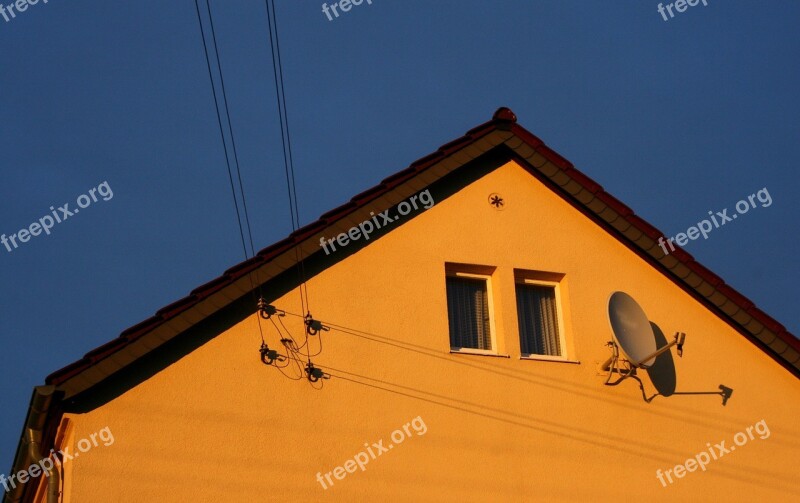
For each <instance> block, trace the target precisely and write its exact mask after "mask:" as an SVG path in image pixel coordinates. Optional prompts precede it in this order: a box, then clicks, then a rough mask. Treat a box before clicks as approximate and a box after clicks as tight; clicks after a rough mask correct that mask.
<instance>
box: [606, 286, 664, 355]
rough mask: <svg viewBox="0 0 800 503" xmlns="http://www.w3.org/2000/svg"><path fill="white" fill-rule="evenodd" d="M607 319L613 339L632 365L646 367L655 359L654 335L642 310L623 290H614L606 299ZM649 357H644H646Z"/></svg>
mask: <svg viewBox="0 0 800 503" xmlns="http://www.w3.org/2000/svg"><path fill="white" fill-rule="evenodd" d="M608 321H609V322H610V323H611V331H612V333H613V334H614V340H615V341H616V343H617V344H618V345H619V348H620V350H621V351H622V354H623V356H625V358H627V359H628V361H630V362H631V364H633V366H634V367H642V368H648V367H650V366H652V365H653V364H654V363H655V362H656V359H655V358H654V357H652V354H653V353H655V352H656V349H657V348H656V337H655V334H653V329H652V327H650V320H648V319H647V315H646V314H644V310H643V309H642V308H641V307H639V304H637V303H636V301H635V300H633V297H631V296H630V295H628V294H627V293H625V292H614V293H613V294H611V297H610V298H609V299H608ZM648 357H650V358H649V359H645V358H648Z"/></svg>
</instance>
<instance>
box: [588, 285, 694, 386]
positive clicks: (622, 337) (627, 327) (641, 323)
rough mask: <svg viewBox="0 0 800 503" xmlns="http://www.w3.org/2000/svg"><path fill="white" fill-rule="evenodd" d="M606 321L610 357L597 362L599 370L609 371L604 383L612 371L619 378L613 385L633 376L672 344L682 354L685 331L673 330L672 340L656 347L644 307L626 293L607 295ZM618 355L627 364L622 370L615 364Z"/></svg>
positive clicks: (679, 354) (609, 377) (651, 363)
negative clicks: (610, 334)
mask: <svg viewBox="0 0 800 503" xmlns="http://www.w3.org/2000/svg"><path fill="white" fill-rule="evenodd" d="M608 322H609V324H610V325H611V332H612V333H613V335H614V340H613V341H609V342H608V344H607V345H608V346H610V347H611V356H610V357H609V358H608V360H606V361H605V363H603V364H602V365H600V370H602V371H603V372H608V377H607V378H606V384H609V381H610V380H611V374H613V373H614V372H617V373H619V374H620V376H621V377H620V378H619V379H618V380H617V381H616V382H615V383H613V384H612V385H615V384H618V383H619V382H620V381H622V380H623V379H626V378H628V377H630V376H632V375H635V373H636V369H637V368H641V369H645V370H646V369H648V368H650V367H652V366H653V364H655V362H656V358H658V355H660V354H661V353H664V352H666V351H669V349H670V348H671V347H672V346H677V347H678V356H682V355H683V343H684V341H685V340H686V334H684V333H683V332H676V333H675V339H674V340H673V341H672V342H670V343H669V344H667V345H666V346H663V347H661V348H659V347H658V346H657V344H656V337H655V334H654V333H653V328H652V327H651V326H650V320H648V319H647V315H646V314H644V310H643V309H642V308H641V307H640V306H639V304H637V303H636V301H635V300H633V297H631V296H630V295H628V294H627V293H625V292H614V293H612V294H611V297H609V299H608ZM620 353H621V355H620ZM620 356H622V358H623V362H622V363H624V364H625V365H626V366H627V368H626V369H625V371H623V370H620V368H619V367H618V364H619V363H620Z"/></svg>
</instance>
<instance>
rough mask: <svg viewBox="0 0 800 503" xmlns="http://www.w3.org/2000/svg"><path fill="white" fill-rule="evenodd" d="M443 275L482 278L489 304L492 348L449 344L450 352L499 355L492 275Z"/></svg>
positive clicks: (465, 273)
mask: <svg viewBox="0 0 800 503" xmlns="http://www.w3.org/2000/svg"><path fill="white" fill-rule="evenodd" d="M445 277H451V278H453V277H455V278H473V279H482V280H484V281H486V296H487V297H488V304H489V337H490V339H491V343H492V349H477V348H457V347H453V346H452V345H451V346H450V352H451V353H462V354H471V355H489V356H501V355H500V354H499V353H498V352H497V329H496V327H495V321H494V295H493V294H492V276H491V275H490V274H475V273H471V272H461V271H452V272H447V273H446V274H445ZM449 323H450V320H449V319H448V327H447V332H448V333H447V339H448V342H450V341H449V339H450V326H449Z"/></svg>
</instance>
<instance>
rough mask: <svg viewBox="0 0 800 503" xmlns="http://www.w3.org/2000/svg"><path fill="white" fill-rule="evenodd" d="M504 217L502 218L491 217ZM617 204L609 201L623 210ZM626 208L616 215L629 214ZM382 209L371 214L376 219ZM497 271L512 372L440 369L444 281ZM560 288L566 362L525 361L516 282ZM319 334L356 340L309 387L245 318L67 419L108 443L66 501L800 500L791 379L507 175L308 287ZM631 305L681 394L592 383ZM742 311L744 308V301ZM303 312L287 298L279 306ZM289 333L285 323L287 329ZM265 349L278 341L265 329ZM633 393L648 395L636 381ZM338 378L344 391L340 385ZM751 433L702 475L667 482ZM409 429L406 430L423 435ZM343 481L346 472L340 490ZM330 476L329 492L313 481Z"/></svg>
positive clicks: (462, 361) (456, 363) (465, 364)
mask: <svg viewBox="0 0 800 503" xmlns="http://www.w3.org/2000/svg"><path fill="white" fill-rule="evenodd" d="M494 192H497V193H500V194H501V195H502V196H503V197H504V198H505V200H506V203H507V204H506V206H505V209H504V210H503V211H497V210H495V209H494V208H492V207H491V206H490V205H489V204H488V203H487V197H488V195H489V194H490V193H494ZM623 196H624V195H623ZM623 198H624V197H623ZM383 209H384V208H376V212H377V211H381V210H383ZM446 262H453V263H467V264H477V265H485V266H493V267H496V269H495V272H494V275H493V277H492V286H493V296H494V297H493V301H494V308H495V315H496V319H495V326H496V329H497V334H496V340H497V345H498V349H499V352H500V353H502V354H505V355H508V356H509V358H500V357H490V356H477V355H462V354H450V353H449V339H448V325H447V308H446V297H445V288H444V284H445V263H446ZM515 268H517V269H528V270H538V271H549V272H555V273H562V274H564V275H565V276H564V280H563V287H564V288H563V290H562V301H563V307H564V315H565V318H566V319H565V320H564V321H565V325H566V329H567V334H566V336H567V341H568V352H569V355H568V356H569V357H570V359H574V360H578V361H580V363H579V364H575V363H562V362H548V361H529V360H521V359H520V358H519V353H520V351H519V339H518V333H517V319H516V312H515V311H516V306H515V297H514V269H515ZM308 289H309V292H310V295H311V302H312V305H311V307H312V312H313V313H314V315H315V317H316V318H318V319H322V320H325V321H329V322H331V323H334V324H337V325H341V326H346V327H350V328H352V329H354V330H358V331H361V332H364V333H369V334H373V335H366V334H362V335H365V337H359V336H355V335H352V334H347V333H344V332H341V331H331V332H327V333H325V334H324V335H323V337H324V351H323V353H322V355H320V356H319V357H317V358H315V361H316V363H317V364H318V365H319V366H321V367H322V368H324V369H326V370H329V371H330V372H331V374H333V375H335V376H336V377H334V378H332V379H330V380H328V381H325V382H324V388H323V389H322V390H316V389H314V388H312V387H311V386H310V385H309V383H308V382H306V381H305V380H299V381H292V380H289V379H287V378H285V377H283V376H282V375H281V374H280V373H279V372H278V371H277V370H276V369H275V368H271V367H266V366H264V365H262V364H261V362H260V361H259V359H258V353H257V349H258V346H259V344H260V338H259V336H258V328H257V318H256V317H255V315H254V316H251V317H250V318H249V319H247V320H244V321H243V322H241V323H239V324H238V325H236V326H235V327H234V328H233V329H231V330H229V331H227V332H225V333H222V334H220V336H219V337H217V338H215V339H214V340H212V341H210V342H209V343H207V344H205V345H204V346H202V347H201V348H200V349H198V350H196V351H194V352H192V353H190V354H188V355H186V356H185V357H184V358H182V359H181V360H179V361H178V362H177V363H175V364H173V365H172V366H170V367H168V368H166V369H165V370H163V371H162V372H160V373H158V374H156V375H155V376H153V377H152V378H150V379H149V380H147V381H146V382H144V383H142V384H140V385H138V386H136V387H134V388H132V389H130V390H128V391H126V392H125V393H123V394H122V395H121V396H119V397H117V398H115V399H114V400H112V401H111V402H109V403H108V404H106V405H105V406H103V407H101V408H99V409H96V410H94V411H92V412H89V413H86V414H80V415H78V414H72V415H70V419H71V420H72V421H74V424H75V432H74V439H75V440H77V439H81V438H83V437H86V436H88V435H89V434H91V433H93V432H96V431H99V430H101V429H102V428H105V427H109V428H110V429H111V431H113V434H114V443H113V445H111V446H108V447H96V448H93V449H92V450H91V451H90V452H88V453H85V455H84V456H82V457H81V458H79V459H76V460H74V461H73V462H72V466H71V471H70V473H69V477H70V479H71V480H70V486H69V494H67V495H65V496H66V497H67V498H66V501H71V502H80V503H84V502H107V501H125V502H127V501H131V502H143V501H159V502H172V501H174V502H186V501H196V502H204V501H208V502H212V501H213V502H219V501H230V502H245V501H247V502H250V501H254V502H255V501H346V502H352V501H387V502H388V501H436V502H444V501H614V500H619V501H630V500H633V499H634V498H637V499H638V498H649V499H651V500H653V501H693V500H700V499H702V500H707V499H711V500H720V501H722V500H725V501H751V500H753V498H754V497H757V500H758V501H787V500H789V499H790V498H795V499H796V498H797V497H798V495H800V484H798V481H797V478H796V459H797V458H798V454H800V427H798V421H797V417H798V416H800V406H798V404H800V383H798V380H797V379H796V378H795V377H793V376H792V375H791V374H790V373H789V372H788V371H786V370H785V369H783V368H781V367H780V366H779V365H778V364H777V363H775V362H774V361H773V360H771V359H770V358H769V357H767V356H766V355H765V354H763V353H762V352H761V351H760V350H758V349H756V348H755V346H753V345H752V344H751V343H750V342H748V341H747V340H745V338H744V337H743V336H741V335H739V334H738V333H736V332H735V331H734V330H733V329H732V328H730V327H729V326H728V325H727V324H725V323H724V322H722V321H721V320H719V319H718V318H717V317H716V316H714V315H713V314H711V313H710V312H709V311H708V310H706V309H705V308H704V307H703V306H702V305H700V304H699V303H698V302H697V301H695V300H693V299H692V298H691V297H689V296H688V295H687V294H686V293H685V292H683V291H682V290H680V289H679V288H678V287H677V286H676V285H675V284H673V283H672V282H671V281H669V280H668V279H666V278H665V277H664V276H662V275H661V274H660V273H658V272H657V271H655V270H654V269H653V268H651V267H650V266H649V265H648V264H647V263H645V262H644V261H643V260H642V259H640V258H639V257H637V256H636V255H635V254H633V253H632V252H631V251H630V250H628V249H627V248H626V247H625V246H623V245H622V244H620V243H619V242H618V241H616V240H615V239H614V238H612V237H611V236H609V235H608V234H607V233H606V232H605V231H603V230H602V229H600V228H599V227H598V226H596V225H595V224H594V223H592V222H591V221H590V220H589V219H587V218H586V217H585V216H583V215H581V214H580V213H579V212H578V211H576V210H575V209H574V208H572V207H571V206H569V205H568V204H567V203H566V202H564V201H563V200H561V199H560V198H559V197H558V196H556V195H555V194H553V193H552V192H551V191H550V190H548V189H547V188H545V187H544V186H543V185H542V184H541V183H540V182H538V181H537V180H536V179H535V178H533V177H532V176H531V175H529V174H528V173H526V172H525V171H524V170H523V169H522V168H520V167H519V166H517V165H516V164H514V163H509V164H507V165H505V166H503V167H501V168H499V169H497V170H496V171H494V172H492V173H490V174H489V175H487V176H485V177H483V178H481V179H479V180H478V181H476V182H475V183H473V184H471V185H470V186H468V187H466V188H464V189H463V190H461V191H460V192H458V193H457V194H455V195H453V196H452V197H450V198H448V199H446V200H444V201H437V202H436V205H435V206H434V207H433V208H431V209H429V210H427V211H426V212H424V213H423V214H421V215H419V216H417V217H416V218H413V219H411V220H409V221H408V222H407V223H406V224H405V225H402V226H401V227H399V228H398V229H397V230H395V231H393V232H391V233H389V234H388V235H386V236H384V237H382V238H380V239H378V240H375V241H373V242H372V243H371V245H369V246H368V247H366V248H364V249H362V250H361V251H359V252H358V253H355V254H354V255H352V256H350V257H347V258H346V259H345V260H343V261H341V262H339V263H338V264H336V265H334V266H333V267H331V268H329V269H328V270H326V271H324V272H323V273H322V274H320V275H318V276H316V277H314V278H313V279H311V280H310V281H309V283H308ZM615 290H623V291H625V292H628V293H629V294H631V295H632V296H633V297H634V298H636V299H637V301H638V302H639V303H640V305H641V306H642V307H643V308H644V309H645V311H646V312H647V314H648V317H649V318H650V319H651V320H652V321H653V322H655V323H657V324H658V325H659V326H660V327H661V329H662V330H663V332H664V334H666V336H667V337H668V338H671V335H672V334H673V333H674V332H675V331H678V330H680V331H683V332H686V333H687V334H688V337H687V342H686V347H685V354H684V357H683V358H682V359H679V358H675V365H676V368H677V379H678V381H677V391H679V392H713V391H718V386H719V385H720V384H724V385H725V386H727V387H729V388H732V389H733V390H734V392H733V396H732V398H731V399H730V400H729V401H728V404H727V405H726V406H724V407H723V406H722V405H721V398H720V397H719V396H715V395H702V394H701V395H673V396H671V397H668V398H665V397H661V396H659V397H656V398H655V399H654V400H653V401H652V402H651V403H645V402H644V400H643V399H642V395H641V393H640V391H639V388H638V384H637V383H636V382H635V381H633V380H627V381H625V382H623V383H622V384H620V385H618V386H615V387H608V386H604V385H603V381H604V376H602V375H599V374H598V371H597V364H598V363H599V362H601V361H603V360H605V359H606V357H607V356H608V354H609V353H608V348H606V347H605V345H604V344H605V342H606V341H608V340H609V339H610V336H611V335H610V331H609V328H608V322H607V319H606V314H605V309H606V301H607V299H608V296H609V294H610V293H611V292H613V291H615ZM744 293H746V291H745V292H744ZM273 303H274V304H275V305H276V306H278V307H279V308H282V309H285V310H287V311H290V312H299V310H300V308H299V304H300V302H299V297H298V295H297V292H296V291H295V292H292V294H290V295H287V296H286V297H284V298H281V299H277V300H275V301H274V302H273ZM286 322H287V325H288V326H289V327H292V328H293V331H294V332H295V333H296V334H301V333H302V330H301V326H300V322H299V319H297V318H289V317H287V318H286ZM263 328H264V330H265V333H266V334H268V336H269V338H270V341H271V342H272V345H273V346H276V345H277V344H276V337H275V331H274V329H273V328H272V326H271V324H270V323H269V322H264V323H263ZM640 376H641V377H642V378H643V382H644V385H645V389H646V391H647V393H648V395H650V394H652V393H653V392H654V390H653V386H652V384H651V382H650V381H649V380H648V378H647V375H646V374H645V373H641V374H640ZM343 378H346V379H343ZM417 417H419V418H420V420H418V421H417V423H416V424H417V425H420V424H421V422H424V425H425V427H426V428H427V430H426V431H425V433H424V435H418V434H416V433H415V431H414V430H413V429H410V432H411V438H407V439H405V441H404V442H403V443H402V444H399V445H395V446H393V448H392V449H391V450H390V451H389V452H386V453H384V454H382V455H380V456H377V457H376V458H375V459H370V460H369V462H368V464H366V465H365V470H364V471H361V470H360V469H357V471H356V472H355V473H348V474H347V475H346V477H345V478H344V479H343V480H336V479H335V478H334V479H332V480H333V481H334V485H333V486H332V487H329V488H328V489H323V488H322V484H320V483H319V482H318V481H317V480H316V478H315V477H316V475H317V472H322V473H323V474H324V473H326V472H329V471H332V470H333V469H334V468H335V467H336V466H343V465H344V463H345V462H346V461H347V460H348V459H352V458H353V457H354V456H356V455H357V454H358V453H359V452H361V451H363V450H365V449H366V448H365V447H364V444H365V442H367V443H370V444H371V443H378V441H379V440H381V439H383V443H384V445H388V444H389V443H391V438H390V435H391V434H392V432H393V431H394V430H396V429H398V428H400V429H401V430H402V427H403V426H404V425H405V424H406V423H410V422H411V420H412V419H413V418H417ZM761 420H764V421H765V422H766V425H767V426H768V428H769V431H770V436H769V437H768V438H766V439H760V438H759V436H758V435H756V436H755V438H754V439H753V440H750V441H748V442H747V443H746V444H745V445H743V446H740V447H738V448H737V450H735V451H733V452H730V453H729V454H727V455H725V456H724V457H722V458H720V459H719V460H716V461H711V462H710V463H709V464H708V465H707V467H706V470H705V471H700V470H697V471H695V472H693V473H687V474H685V475H684V476H683V477H682V478H680V479H677V478H674V476H673V480H674V483H672V484H669V485H668V486H667V487H663V486H662V484H661V483H660V482H659V481H658V479H657V478H656V470H657V469H662V470H666V469H671V468H673V467H674V466H675V465H677V464H679V463H683V462H684V461H685V460H686V459H687V458H690V457H694V456H695V455H696V454H697V453H699V452H700V451H704V450H707V449H708V447H707V443H711V444H712V445H713V444H715V443H719V442H720V441H723V440H724V441H726V445H727V446H730V445H731V444H732V438H733V436H734V434H736V433H737V432H739V431H742V430H744V429H745V428H746V427H748V426H751V425H753V424H754V423H756V422H758V421H761ZM420 430H421V428H420ZM350 466H351V467H352V465H350ZM339 473H340V474H341V472H339ZM323 476H324V475H323Z"/></svg>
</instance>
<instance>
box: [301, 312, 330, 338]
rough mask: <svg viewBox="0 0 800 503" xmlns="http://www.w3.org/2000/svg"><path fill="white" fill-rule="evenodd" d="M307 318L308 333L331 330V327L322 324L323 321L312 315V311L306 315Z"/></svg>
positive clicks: (313, 333) (315, 333)
mask: <svg viewBox="0 0 800 503" xmlns="http://www.w3.org/2000/svg"><path fill="white" fill-rule="evenodd" d="M305 320H306V333H307V334H308V335H317V334H318V333H319V332H320V331H321V330H322V331H325V332H329V331H330V330H331V329H330V328H329V327H326V326H325V325H323V324H322V322H321V321H317V320H315V319H314V317H313V316H311V313H308V314H307V315H306V317H305Z"/></svg>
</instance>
